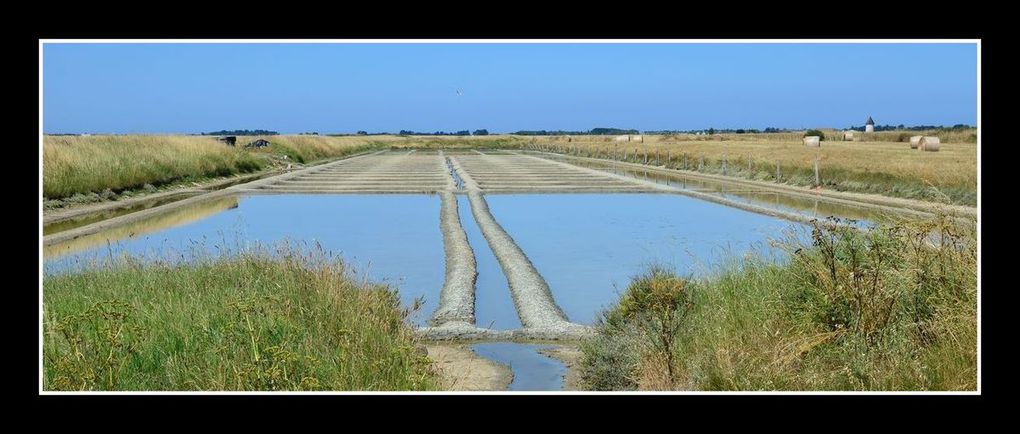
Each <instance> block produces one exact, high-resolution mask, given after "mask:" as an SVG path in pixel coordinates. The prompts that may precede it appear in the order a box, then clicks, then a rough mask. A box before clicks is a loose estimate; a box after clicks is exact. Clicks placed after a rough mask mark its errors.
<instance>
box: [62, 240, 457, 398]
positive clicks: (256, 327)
mask: <svg viewBox="0 0 1020 434" xmlns="http://www.w3.org/2000/svg"><path fill="white" fill-rule="evenodd" d="M43 288H44V294H43V297H44V302H43V304H44V308H45V314H44V345H43V353H44V359H43V368H44V388H45V389H46V390H162V391H166V390H247V391H250V390H432V389H435V388H436V387H438V386H437V384H438V383H437V381H436V379H435V377H434V375H435V374H434V373H433V371H432V370H431V368H430V365H429V361H428V359H427V357H425V356H423V355H421V354H420V353H419V352H417V351H416V349H415V348H416V342H415V339H414V338H413V334H412V331H411V329H410V327H409V326H408V325H406V323H405V322H404V319H405V318H406V315H407V314H408V312H407V311H406V310H402V309H401V307H400V303H399V299H398V297H397V294H396V292H395V290H392V289H390V288H388V287H385V286H379V285H372V284H367V283H359V282H355V281H353V280H352V279H351V277H350V275H349V274H348V273H347V271H346V269H345V268H344V265H343V263H342V262H341V261H339V260H338V259H335V258H332V257H331V256H330V255H327V254H325V253H322V252H321V251H319V250H314V249H312V250H310V252H309V250H299V249H294V248H290V247H286V246H284V247H280V248H278V249H277V250H276V251H275V252H268V251H265V250H249V251H246V252H245V253H243V254H240V255H238V256H235V257H231V258H221V259H208V258H207V259H201V260H199V261H197V262H193V263H190V264H189V265H169V264H166V263H159V262H144V263H143V262H141V261H139V260H137V259H131V258H127V259H125V260H123V261H115V262H114V263H112V264H110V263H108V264H106V265H104V266H99V267H96V268H91V269H88V270H85V271H80V272H75V273H73V274H65V275H59V276H47V277H46V278H45V279H44V281H43Z"/></svg>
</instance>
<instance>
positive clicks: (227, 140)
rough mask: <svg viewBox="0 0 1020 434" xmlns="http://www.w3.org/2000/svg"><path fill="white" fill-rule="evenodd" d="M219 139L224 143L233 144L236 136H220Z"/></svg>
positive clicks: (235, 141)
mask: <svg viewBox="0 0 1020 434" xmlns="http://www.w3.org/2000/svg"><path fill="white" fill-rule="evenodd" d="M219 141H221V142H223V143H226V144H227V145H230V146H234V144H235V143H237V136H225V137H220V138H219Z"/></svg>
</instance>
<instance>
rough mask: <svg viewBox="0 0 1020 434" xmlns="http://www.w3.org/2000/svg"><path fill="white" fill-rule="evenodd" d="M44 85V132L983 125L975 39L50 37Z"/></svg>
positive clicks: (47, 47) (44, 61)
mask: <svg viewBox="0 0 1020 434" xmlns="http://www.w3.org/2000/svg"><path fill="white" fill-rule="evenodd" d="M458 90H460V91H461V95H458V94H457V91H458ZM43 94H44V98H43V104H44V113H43V128H44V131H45V132H47V133H62V132H95V133H101V132H108V133H197V132H202V131H213V130H220V129H245V128H247V129H256V128H261V129H270V130H276V131H279V132H281V133H298V132H305V131H317V132H320V133H330V132H354V131H356V130H367V131H369V132H377V131H389V132H396V131H398V130H401V129H409V130H415V131H436V130H444V131H454V130H464V129H471V130H474V129H479V128H486V129H488V130H489V131H491V132H509V131H517V130H522V129H549V130H551V129H564V130H588V129H591V128H594V127H618V128H636V129H639V130H660V129H679V130H687V129H701V128H709V127H715V128H759V129H763V128H765V127H769V126H775V127H780V128H810V127H836V128H842V127H847V126H851V125H863V123H864V121H865V120H866V119H867V117H868V116H869V115H870V116H872V117H874V119H875V121H876V122H877V123H878V124H892V125H897V124H906V125H916V124H925V125H932V124H935V125H939V124H942V125H953V124H958V123H965V124H970V125H974V124H976V123H977V46H976V45H975V44H45V45H44V47H43Z"/></svg>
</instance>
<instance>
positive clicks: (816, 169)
mask: <svg viewBox="0 0 1020 434" xmlns="http://www.w3.org/2000/svg"><path fill="white" fill-rule="evenodd" d="M819 158H820V157H815V187H821V186H822V182H821V180H820V179H819V177H818V160H819Z"/></svg>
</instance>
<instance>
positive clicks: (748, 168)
mask: <svg viewBox="0 0 1020 434" xmlns="http://www.w3.org/2000/svg"><path fill="white" fill-rule="evenodd" d="M747 173H751V154H747Z"/></svg>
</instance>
